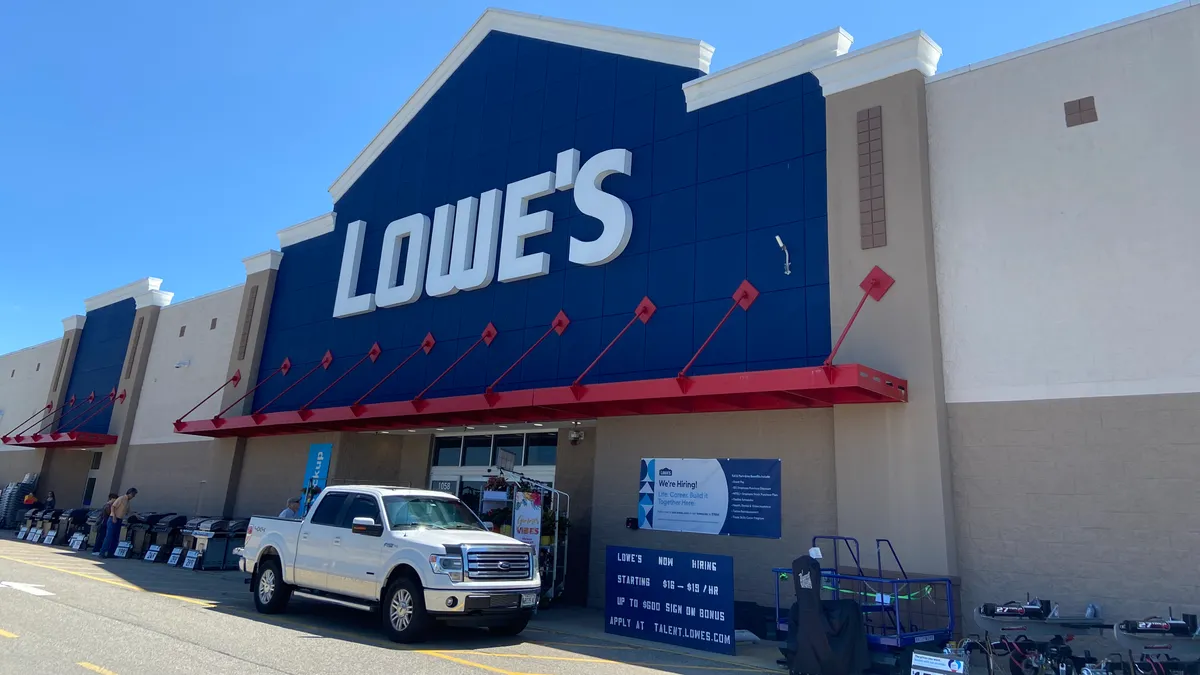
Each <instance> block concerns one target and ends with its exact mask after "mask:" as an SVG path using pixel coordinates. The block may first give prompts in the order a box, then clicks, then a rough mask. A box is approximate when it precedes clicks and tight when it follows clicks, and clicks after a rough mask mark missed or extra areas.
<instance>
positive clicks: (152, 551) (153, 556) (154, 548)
mask: <svg viewBox="0 0 1200 675" xmlns="http://www.w3.org/2000/svg"><path fill="white" fill-rule="evenodd" d="M161 550H162V547H160V546H159V545H158V544H152V545H151V546H150V548H148V549H146V555H144V556H142V560H145V561H146V562H156V561H158V553H159V551H161Z"/></svg>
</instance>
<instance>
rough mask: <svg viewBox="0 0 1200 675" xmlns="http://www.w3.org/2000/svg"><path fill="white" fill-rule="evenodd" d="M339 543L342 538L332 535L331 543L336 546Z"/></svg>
mask: <svg viewBox="0 0 1200 675" xmlns="http://www.w3.org/2000/svg"><path fill="white" fill-rule="evenodd" d="M341 543H342V538H341V537H334V538H333V545H334V546H338V545H340V544H341Z"/></svg>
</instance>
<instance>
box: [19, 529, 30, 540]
mask: <svg viewBox="0 0 1200 675" xmlns="http://www.w3.org/2000/svg"><path fill="white" fill-rule="evenodd" d="M27 534H29V528H28V527H22V528H21V529H20V530H18V531H17V539H24V538H25V535H27Z"/></svg>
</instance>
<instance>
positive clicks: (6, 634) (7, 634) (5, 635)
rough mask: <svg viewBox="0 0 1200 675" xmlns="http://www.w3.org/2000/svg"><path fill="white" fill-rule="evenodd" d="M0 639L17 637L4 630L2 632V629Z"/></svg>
mask: <svg viewBox="0 0 1200 675" xmlns="http://www.w3.org/2000/svg"><path fill="white" fill-rule="evenodd" d="M0 637H2V638H10V639H16V638H17V637H18V636H17V634H16V633H10V632H8V631H6V630H4V629H0Z"/></svg>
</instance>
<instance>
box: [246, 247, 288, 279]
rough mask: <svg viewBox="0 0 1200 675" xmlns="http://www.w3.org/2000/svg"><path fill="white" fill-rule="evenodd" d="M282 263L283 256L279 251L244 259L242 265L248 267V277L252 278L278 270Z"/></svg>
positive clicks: (265, 252)
mask: <svg viewBox="0 0 1200 675" xmlns="http://www.w3.org/2000/svg"><path fill="white" fill-rule="evenodd" d="M282 261H283V254H282V253H280V252H279V251H263V252H262V253H259V254H258V255H252V256H250V257H249V258H243V259H242V264H243V265H245V266H246V276H250V275H251V274H258V273H259V272H266V271H267V270H277V269H279V263H280V262H282Z"/></svg>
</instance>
